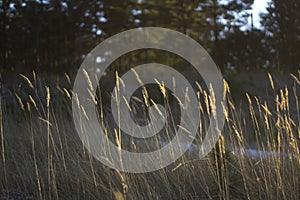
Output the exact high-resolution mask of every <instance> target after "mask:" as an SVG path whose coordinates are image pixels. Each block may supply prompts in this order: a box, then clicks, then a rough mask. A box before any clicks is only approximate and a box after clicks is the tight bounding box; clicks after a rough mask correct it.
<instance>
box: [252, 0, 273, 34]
mask: <svg viewBox="0 0 300 200" xmlns="http://www.w3.org/2000/svg"><path fill="white" fill-rule="evenodd" d="M269 1H270V0H255V1H254V3H253V5H252V13H253V25H254V27H256V28H260V27H261V24H260V22H259V21H260V17H259V14H260V13H266V12H267V10H266V7H267V5H268V2H269ZM249 24H251V19H249Z"/></svg>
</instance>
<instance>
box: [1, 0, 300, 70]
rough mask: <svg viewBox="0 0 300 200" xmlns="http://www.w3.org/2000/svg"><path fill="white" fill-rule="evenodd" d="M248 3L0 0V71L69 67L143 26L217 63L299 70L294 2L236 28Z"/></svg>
mask: <svg viewBox="0 0 300 200" xmlns="http://www.w3.org/2000/svg"><path fill="white" fill-rule="evenodd" d="M252 4H253V0H239V1H234V0H229V1H221V0H182V1H177V0H165V1H161V0H127V1H121V0H101V1H99V0H90V1H85V0H10V1H9V0H2V1H0V69H1V71H7V70H14V71H19V72H21V71H29V70H33V69H34V70H46V71H52V72H65V71H72V70H74V69H77V68H78V67H79V65H80V63H81V61H82V59H83V58H84V55H85V54H87V53H88V52H89V51H90V50H91V49H92V48H93V47H94V46H96V45H97V44H98V43H99V42H101V41H102V40H104V39H105V38H107V37H109V36H111V35H113V34H116V33H118V32H120V31H123V30H127V29H130V28H136V27H142V26H158V27H165V28H170V29H173V30H177V31H180V32H182V33H184V34H187V35H189V36H191V37H192V38H194V39H195V40H197V41H199V42H200V44H202V45H203V46H204V47H205V48H206V49H207V50H208V51H209V53H210V54H211V55H212V56H213V58H214V60H215V61H216V63H217V64H218V65H219V66H220V68H221V69H226V68H228V67H231V66H234V67H235V68H236V69H254V68H255V69H261V68H279V69H280V70H285V69H289V70H296V69H299V66H300V22H299V19H300V14H299V10H300V9H299V8H300V2H299V1H298V0H290V1H280V0H273V1H271V3H270V4H269V6H268V8H267V10H268V13H266V14H264V15H263V16H262V25H263V28H262V29H255V28H252V29H248V30H246V31H242V30H241V27H245V25H247V23H248V18H249V10H250V9H251V5H252ZM124 62H125V61H124Z"/></svg>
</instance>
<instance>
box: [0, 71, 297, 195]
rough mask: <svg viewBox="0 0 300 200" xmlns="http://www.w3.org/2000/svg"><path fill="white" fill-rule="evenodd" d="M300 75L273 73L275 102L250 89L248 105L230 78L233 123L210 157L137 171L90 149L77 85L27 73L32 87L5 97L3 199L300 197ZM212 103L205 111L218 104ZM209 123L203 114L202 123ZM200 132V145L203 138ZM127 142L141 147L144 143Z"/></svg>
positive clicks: (1, 115)
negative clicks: (287, 78) (79, 129)
mask: <svg viewBox="0 0 300 200" xmlns="http://www.w3.org/2000/svg"><path fill="white" fill-rule="evenodd" d="M299 77H300V72H299V73H298V74H295V75H291V78H293V79H294V80H295V84H294V86H293V87H292V89H287V88H275V87H274V83H273V80H272V76H269V79H270V87H271V88H272V91H273V92H272V94H271V95H270V98H269V99H268V101H264V100H261V99H260V97H256V96H250V95H249V94H245V97H246V98H247V103H246V104H245V103H244V104H243V106H238V105H236V104H235V102H234V101H233V99H232V98H231V92H230V88H229V87H228V85H227V84H226V83H225V86H226V89H227V93H228V99H227V100H228V108H227V110H224V113H225V114H226V122H225V127H224V129H223V132H222V136H221V138H220V141H219V143H218V144H217V145H216V147H215V148H214V149H213V151H212V152H211V153H210V154H209V155H208V156H207V157H206V158H205V159H201V160H200V159H197V155H194V153H193V152H187V153H185V154H184V156H183V157H182V158H180V159H178V160H177V161H175V162H174V163H173V164H171V165H170V166H168V167H166V168H164V169H161V170H158V171H155V172H150V173H144V174H129V173H123V172H119V171H117V170H113V169H110V168H108V167H106V166H105V165H103V164H101V163H100V162H99V161H97V160H96V159H94V158H93V157H92V155H91V154H90V153H89V152H88V151H87V150H86V149H85V148H84V146H83V145H82V143H81V141H80V139H79V137H78V135H77V133H76V130H75V127H74V124H73V121H72V118H71V113H72V110H71V95H72V91H71V90H70V89H67V88H63V87H61V86H59V85H57V90H58V91H59V94H56V95H52V92H53V91H52V88H49V87H47V86H46V85H44V84H43V82H42V81H41V80H39V78H38V77H37V76H36V75H35V74H33V76H32V78H28V77H26V76H23V79H24V83H26V85H27V87H26V88H27V90H26V91H23V92H22V91H21V92H15V91H12V95H13V97H14V99H15V103H11V102H9V103H7V102H5V101H4V98H2V99H0V119H1V121H0V140H1V143H0V148H1V162H0V199H1V198H7V199H12V198H14V199H17V198H19V199H118V200H120V199H300V154H299V139H300V128H299V127H300V115H299V94H298V93H297V91H299V90H298V89H299V85H300V84H299V83H300V81H299ZM70 87H71V85H70ZM199 92H200V93H202V94H201V95H202V97H203V98H204V99H205V96H206V97H207V98H209V96H207V94H206V93H205V90H202V89H201V88H200V87H199ZM54 98H55V99H54ZM204 102H206V105H203V107H202V106H201V104H200V105H199V109H200V110H201V113H202V114H203V115H204V113H206V108H209V107H211V105H209V104H210V101H209V100H205V101H204ZM170 107H172V105H170ZM103 109H105V108H103ZM106 120H109V118H107V119H106ZM207 126H208V124H207V122H206V121H205V120H203V122H201V126H200V127H202V128H200V130H202V129H203V130H205V129H206V128H207ZM105 128H107V129H108V130H109V127H108V126H105ZM200 132H201V131H200ZM197 137H198V138H196V140H195V144H194V145H197V144H198V143H201V133H199V134H198V136H197ZM126 144H127V145H129V146H130V147H128V148H129V149H131V151H137V152H138V151H139V145H138V144H137V142H134V141H131V142H126ZM250 148H251V149H256V150H257V151H256V152H260V154H256V155H253V154H251V153H249V149H250Z"/></svg>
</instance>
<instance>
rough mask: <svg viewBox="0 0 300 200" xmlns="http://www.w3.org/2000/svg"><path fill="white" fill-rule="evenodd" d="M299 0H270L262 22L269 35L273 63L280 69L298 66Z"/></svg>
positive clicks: (299, 60)
mask: <svg viewBox="0 0 300 200" xmlns="http://www.w3.org/2000/svg"><path fill="white" fill-rule="evenodd" d="M299 10H300V2H299V1H298V0H290V1H279V0H272V1H271V2H270V3H269V4H268V7H267V11H268V12H267V13H266V14H263V15H262V21H261V22H262V24H263V26H264V29H265V30H266V32H267V34H269V35H270V40H269V42H270V46H271V48H272V51H271V52H270V54H271V56H272V57H273V58H274V59H273V63H274V64H275V65H276V66H277V67H278V68H281V69H284V68H286V69H288V70H296V69H299V68H300V25H299V24H300V12H299Z"/></svg>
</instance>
